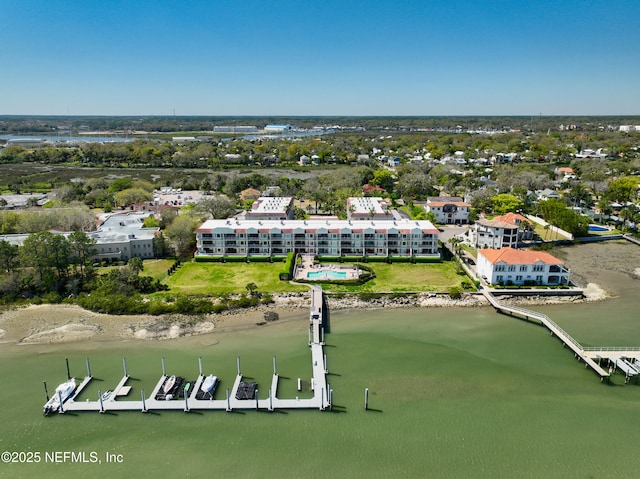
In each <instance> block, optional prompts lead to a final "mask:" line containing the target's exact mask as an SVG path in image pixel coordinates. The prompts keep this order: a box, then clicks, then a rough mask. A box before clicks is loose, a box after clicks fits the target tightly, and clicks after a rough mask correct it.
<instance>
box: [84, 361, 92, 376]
mask: <svg viewBox="0 0 640 479" xmlns="http://www.w3.org/2000/svg"><path fill="white" fill-rule="evenodd" d="M85 361H86V363H87V376H88V377H91V364H90V363H89V358H85Z"/></svg>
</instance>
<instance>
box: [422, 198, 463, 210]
mask: <svg viewBox="0 0 640 479" xmlns="http://www.w3.org/2000/svg"><path fill="white" fill-rule="evenodd" d="M446 205H456V206H467V207H471V205H470V204H469V203H467V202H465V201H462V199H461V200H460V201H427V206H428V207H429V208H433V207H434V206H435V207H437V206H446Z"/></svg>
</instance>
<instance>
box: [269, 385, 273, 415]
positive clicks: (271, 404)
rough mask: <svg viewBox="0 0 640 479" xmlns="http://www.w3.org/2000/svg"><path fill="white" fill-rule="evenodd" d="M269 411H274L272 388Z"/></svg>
mask: <svg viewBox="0 0 640 479" xmlns="http://www.w3.org/2000/svg"><path fill="white" fill-rule="evenodd" d="M269 411H273V396H272V395H271V388H269Z"/></svg>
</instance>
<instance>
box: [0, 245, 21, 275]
mask: <svg viewBox="0 0 640 479" xmlns="http://www.w3.org/2000/svg"><path fill="white" fill-rule="evenodd" d="M17 265H18V245H14V244H11V243H9V242H8V241H4V240H2V241H0V267H1V268H2V269H3V270H4V271H5V272H7V273H10V272H12V271H13V270H15V268H16V266H17Z"/></svg>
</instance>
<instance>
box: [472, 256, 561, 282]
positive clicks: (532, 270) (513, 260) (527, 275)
mask: <svg viewBox="0 0 640 479" xmlns="http://www.w3.org/2000/svg"><path fill="white" fill-rule="evenodd" d="M476 262H477V266H476V274H477V276H478V277H479V278H482V280H484V281H485V282H486V283H488V284H490V285H497V286H504V285H523V286H528V285H530V286H533V285H551V286H558V285H567V284H569V270H568V269H567V268H565V266H564V262H563V261H562V260H559V259H558V258H556V257H555V256H552V255H550V254H549V253H546V252H544V251H530V250H522V249H520V250H518V249H513V248H500V249H494V248H487V249H479V250H478V256H477V259H476Z"/></svg>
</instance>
